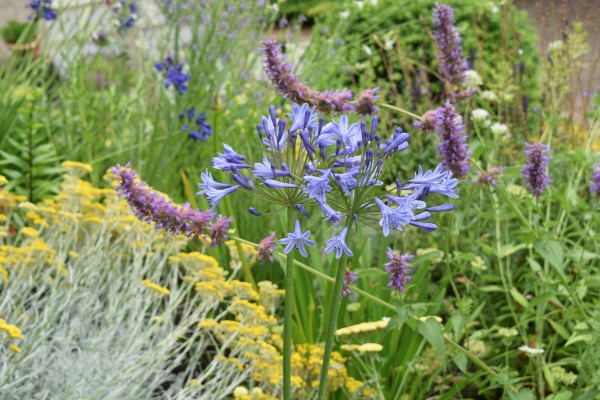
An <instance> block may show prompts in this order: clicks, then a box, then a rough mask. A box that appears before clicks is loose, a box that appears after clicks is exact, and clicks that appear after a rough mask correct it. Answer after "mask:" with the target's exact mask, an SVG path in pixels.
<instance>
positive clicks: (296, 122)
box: [288, 103, 319, 132]
mask: <svg viewBox="0 0 600 400" xmlns="http://www.w3.org/2000/svg"><path fill="white" fill-rule="evenodd" d="M288 117H290V120H291V121H292V126H291V127H290V132H294V131H296V130H298V129H310V128H312V129H314V130H316V129H317V128H318V126H319V123H318V122H317V118H318V115H317V113H315V109H314V108H311V107H310V106H309V105H308V104H307V103H304V104H302V105H301V106H299V105H298V104H295V103H294V104H293V105H292V112H291V113H288Z"/></svg>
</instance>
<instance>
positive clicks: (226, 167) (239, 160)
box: [212, 143, 250, 171]
mask: <svg viewBox="0 0 600 400" xmlns="http://www.w3.org/2000/svg"><path fill="white" fill-rule="evenodd" d="M223 148H224V151H223V153H217V157H213V159H212V164H213V167H215V168H216V169H219V170H221V171H232V170H235V169H243V168H250V166H249V165H248V164H246V162H245V160H246V159H245V157H244V156H242V155H241V154H238V153H236V152H235V151H234V150H233V149H232V148H231V146H229V145H228V144H225V143H223Z"/></svg>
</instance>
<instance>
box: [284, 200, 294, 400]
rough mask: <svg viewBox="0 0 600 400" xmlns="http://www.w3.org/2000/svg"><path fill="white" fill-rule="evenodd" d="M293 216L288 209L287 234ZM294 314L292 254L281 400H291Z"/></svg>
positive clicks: (290, 256)
mask: <svg viewBox="0 0 600 400" xmlns="http://www.w3.org/2000/svg"><path fill="white" fill-rule="evenodd" d="M294 223H295V215H294V209H293V208H292V207H289V208H288V212H287V225H288V232H293V231H294ZM293 313H294V252H293V251H292V252H290V253H289V254H288V255H287V265H286V267H285V308H284V312H283V399H284V400H292V380H291V378H292V324H293V322H294V321H293Z"/></svg>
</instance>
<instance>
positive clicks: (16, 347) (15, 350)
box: [8, 343, 21, 353]
mask: <svg viewBox="0 0 600 400" xmlns="http://www.w3.org/2000/svg"><path fill="white" fill-rule="evenodd" d="M8 348H9V349H11V350H12V351H14V352H15V353H20V352H21V349H20V348H19V346H17V345H16V344H14V343H12V344H11V345H10V346H9V347H8Z"/></svg>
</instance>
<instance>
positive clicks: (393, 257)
mask: <svg viewBox="0 0 600 400" xmlns="http://www.w3.org/2000/svg"><path fill="white" fill-rule="evenodd" d="M387 257H388V259H389V260H390V261H389V262H388V263H386V264H385V265H384V266H385V270H386V271H387V273H388V275H389V278H390V282H389V283H388V287H389V288H392V289H396V290H398V291H400V292H403V291H404V289H405V288H406V284H407V283H408V282H410V280H411V276H409V275H408V268H409V267H410V260H412V259H413V256H412V255H411V254H408V253H406V254H404V255H400V253H396V252H394V251H393V250H392V249H391V248H388V249H387Z"/></svg>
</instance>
